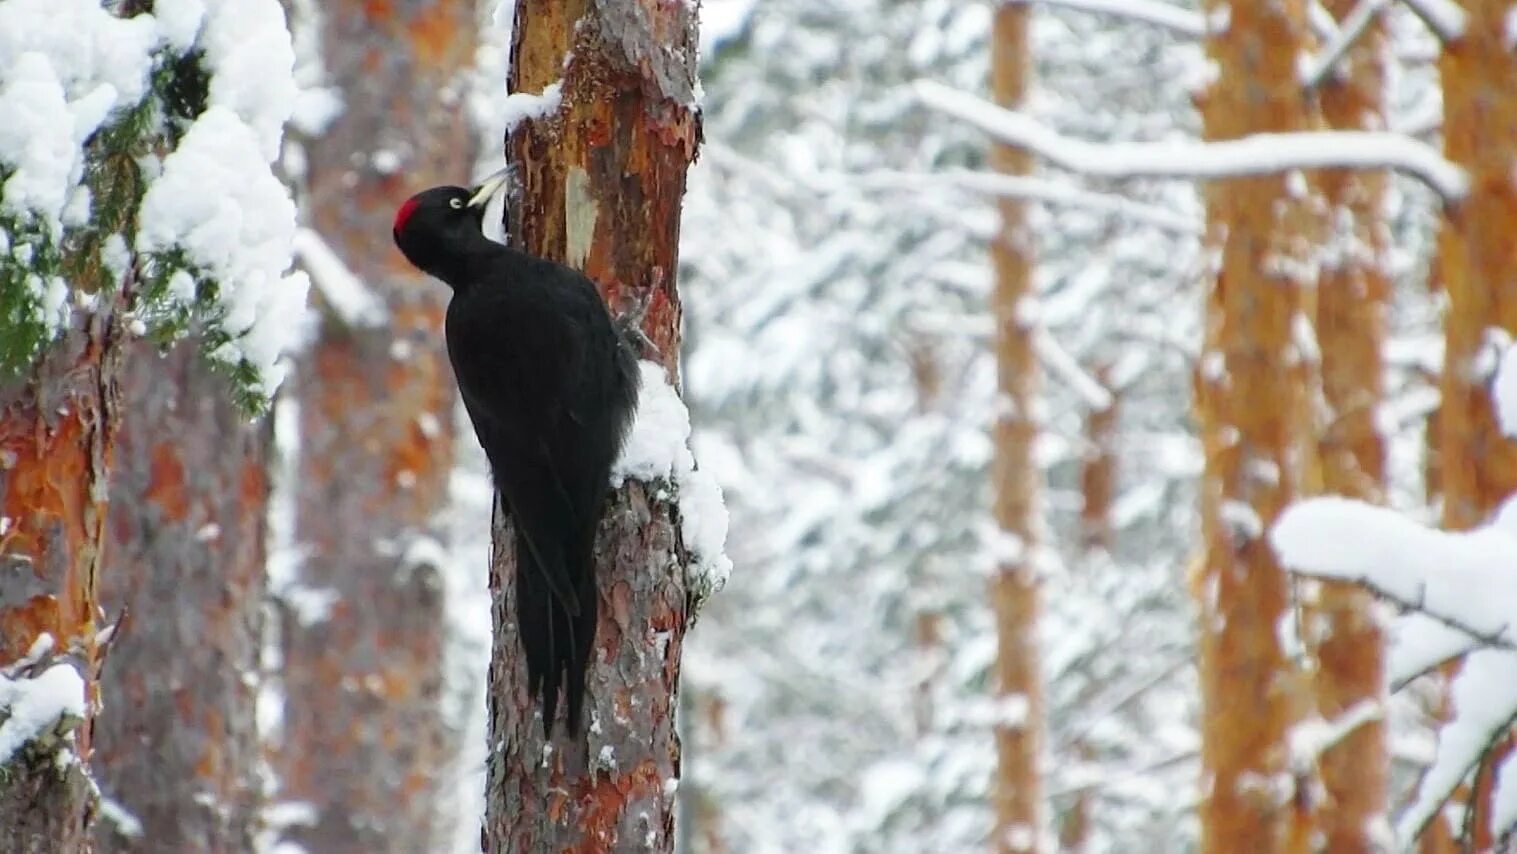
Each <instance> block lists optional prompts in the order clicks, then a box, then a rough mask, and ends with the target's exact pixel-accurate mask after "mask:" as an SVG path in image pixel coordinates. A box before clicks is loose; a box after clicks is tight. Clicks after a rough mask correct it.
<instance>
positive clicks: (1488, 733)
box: [1396, 649, 1517, 843]
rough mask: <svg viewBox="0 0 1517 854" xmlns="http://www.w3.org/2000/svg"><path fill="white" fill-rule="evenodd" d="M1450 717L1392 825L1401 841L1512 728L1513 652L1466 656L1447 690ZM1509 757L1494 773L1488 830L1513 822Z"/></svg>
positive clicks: (1515, 711) (1516, 688)
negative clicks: (1410, 797) (1407, 802)
mask: <svg viewBox="0 0 1517 854" xmlns="http://www.w3.org/2000/svg"><path fill="white" fill-rule="evenodd" d="M1449 700H1450V706H1451V707H1452V708H1453V714H1454V716H1453V717H1452V718H1451V719H1450V720H1449V722H1448V723H1447V724H1444V726H1443V728H1442V729H1440V730H1439V731H1438V753H1437V755H1435V756H1434V757H1433V764H1432V765H1430V766H1428V769H1427V771H1426V773H1424V774H1423V775H1422V780H1421V782H1419V783H1418V784H1417V796H1416V798H1415V799H1414V800H1413V801H1412V804H1411V806H1409V807H1407V808H1406V811H1405V812H1403V813H1402V814H1401V818H1400V820H1398V821H1397V822H1396V836H1397V837H1398V838H1400V839H1401V840H1402V841H1403V842H1407V843H1410V842H1411V841H1412V840H1414V839H1416V837H1417V835H1418V834H1419V833H1421V832H1422V829H1423V828H1424V827H1426V826H1427V823H1428V822H1429V821H1431V820H1432V818H1433V816H1435V815H1437V814H1438V811H1439V810H1440V809H1442V808H1443V805H1444V803H1446V802H1447V801H1448V799H1449V796H1451V795H1452V794H1453V793H1454V790H1455V789H1456V788H1458V786H1459V784H1460V783H1462V782H1464V780H1465V778H1466V777H1468V776H1469V774H1470V772H1471V771H1473V770H1474V769H1475V767H1476V766H1477V765H1478V764H1480V762H1481V761H1482V760H1483V759H1484V757H1486V756H1487V755H1489V754H1490V752H1491V750H1492V749H1494V748H1495V747H1496V745H1497V743H1498V742H1500V741H1501V740H1502V739H1503V738H1506V736H1507V733H1509V732H1510V731H1511V729H1512V726H1513V724H1517V653H1512V652H1508V651H1505V650H1496V649H1482V650H1477V651H1475V652H1472V653H1470V654H1469V655H1468V656H1466V657H1465V659H1464V666H1463V667H1462V668H1460V671H1459V675H1458V676H1456V677H1454V683H1453V685H1451V686H1450V687H1449ZM1514 758H1517V757H1514V756H1513V755H1507V756H1506V757H1504V758H1503V759H1502V760H1501V762H1500V763H1499V767H1498V768H1497V770H1496V791H1495V793H1494V795H1493V797H1492V803H1493V804H1494V805H1495V808H1494V811H1493V812H1494V814H1493V815H1492V816H1491V826H1492V827H1496V828H1508V827H1511V826H1512V822H1513V821H1514V820H1517V809H1514V807H1517V803H1514V800H1517V798H1514V797H1513V795H1514V794H1517V792H1514V785H1517V781H1514V780H1513V779H1512V771H1513V770H1514V768H1517V762H1514V761H1513V759H1514Z"/></svg>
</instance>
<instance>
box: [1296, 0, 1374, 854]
mask: <svg viewBox="0 0 1517 854" xmlns="http://www.w3.org/2000/svg"><path fill="white" fill-rule="evenodd" d="M1357 5H1358V3H1357V0H1327V3H1326V6H1327V9H1328V11H1329V12H1331V13H1332V14H1333V15H1334V17H1336V18H1338V19H1339V20H1342V19H1343V18H1345V17H1346V16H1347V15H1348V14H1349V13H1351V12H1352V11H1353V10H1354V8H1355V7H1356V6H1357ZM1386 39H1387V36H1386V30H1385V22H1384V18H1383V17H1382V16H1377V18H1376V20H1375V22H1374V23H1372V24H1371V25H1370V26H1369V28H1368V29H1367V30H1366V31H1365V32H1364V34H1363V35H1361V36H1360V37H1359V40H1358V41H1357V42H1356V43H1355V45H1354V47H1352V48H1351V49H1350V50H1349V52H1348V53H1347V55H1346V56H1345V57H1344V58H1343V60H1342V66H1341V67H1340V70H1339V72H1338V73H1337V74H1335V75H1332V76H1330V77H1328V78H1327V79H1326V80H1324V81H1323V84H1322V86H1321V87H1320V89H1319V90H1318V95H1319V98H1320V101H1321V106H1322V115H1323V118H1324V119H1325V120H1326V121H1327V124H1328V125H1329V126H1330V127H1331V128H1333V129H1335V130H1376V129H1378V127H1383V125H1384V119H1385V75H1386V57H1387V56H1388V52H1387V51H1388V45H1387V44H1386ZM1388 179H1389V176H1388V175H1387V174H1386V173H1385V172H1371V171H1363V170H1355V171H1349V170H1341V171H1340V170H1334V171H1326V172H1323V173H1322V174H1321V175H1320V176H1319V185H1320V187H1321V188H1322V191H1323V195H1324V196H1325V198H1326V201H1327V204H1328V216H1329V218H1330V220H1331V226H1330V227H1331V229H1332V231H1331V236H1330V238H1329V245H1331V246H1341V247H1345V249H1344V250H1343V251H1342V252H1340V253H1337V254H1335V255H1332V256H1329V257H1328V258H1327V259H1326V263H1325V265H1324V268H1323V271H1322V278H1321V282H1320V284H1319V288H1318V295H1317V318H1316V322H1317V334H1318V337H1319V338H1320V340H1321V348H1322V391H1323V400H1324V401H1325V403H1326V412H1327V423H1326V430H1325V432H1324V433H1323V434H1322V439H1321V441H1320V442H1319V443H1318V451H1319V456H1320V459H1321V463H1322V476H1323V483H1322V486H1323V489H1324V490H1325V491H1326V492H1328V493H1330V494H1336V495H1348V496H1352V497H1355V498H1362V499H1365V500H1368V501H1383V500H1384V499H1385V441H1384V439H1383V437H1382V436H1381V435H1380V430H1379V428H1378V427H1377V425H1376V423H1375V420H1376V413H1377V411H1378V409H1379V407H1380V405H1381V403H1382V402H1383V400H1384V396H1385V391H1384V380H1383V378H1382V375H1383V371H1384V366H1383V364H1382V361H1381V350H1382V348H1383V346H1384V343H1385V318H1386V314H1387V312H1388V311H1389V309H1390V307H1389V305H1388V299H1389V296H1390V279H1389V275H1388V274H1387V272H1386V264H1387V261H1388V259H1387V254H1386V253H1387V246H1386V242H1387V226H1386V222H1385V190H1386V185H1387V181H1388ZM1308 601H1309V603H1310V605H1311V607H1310V608H1309V610H1308V617H1307V619H1306V624H1305V626H1303V633H1304V634H1305V635H1306V638H1307V642H1308V644H1309V645H1310V646H1311V647H1312V650H1313V652H1314V654H1315V657H1316V672H1315V674H1314V684H1313V692H1314V694H1315V697H1316V707H1317V713H1318V714H1319V715H1321V716H1322V718H1323V719H1324V720H1333V719H1334V718H1337V717H1339V716H1340V715H1342V714H1343V713H1344V712H1346V711H1348V710H1349V709H1350V708H1352V707H1353V706H1354V705H1356V704H1358V703H1362V702H1372V703H1382V704H1383V703H1384V702H1385V701H1386V699H1387V698H1386V696H1385V687H1384V674H1385V653H1384V650H1385V638H1384V636H1383V633H1382V631H1381V628H1380V625H1379V623H1378V622H1377V621H1376V618H1375V615H1374V612H1373V607H1374V602H1373V599H1372V598H1371V597H1370V596H1369V594H1368V593H1366V592H1365V591H1363V590H1362V589H1360V588H1358V587H1357V586H1356V585H1353V584H1347V583H1335V582H1323V583H1322V584H1321V589H1320V594H1319V595H1318V596H1317V597H1316V599H1315V601H1314V602H1310V599H1309V600H1308ZM1385 738H1386V727H1385V722H1384V720H1383V717H1382V718H1381V719H1377V720H1373V721H1369V722H1367V723H1364V724H1362V725H1360V726H1358V727H1356V728H1355V729H1354V731H1353V732H1351V733H1349V734H1348V735H1347V736H1346V737H1344V738H1343V739H1342V740H1341V741H1339V742H1338V743H1337V744H1335V745H1333V746H1332V747H1330V748H1329V749H1328V750H1327V751H1326V752H1324V753H1323V755H1322V757H1321V761H1320V768H1321V772H1322V784H1323V789H1324V792H1325V794H1326V804H1325V805H1324V807H1323V809H1322V810H1321V814H1320V821H1319V824H1320V830H1321V833H1322V838H1323V840H1324V844H1325V846H1326V848H1325V850H1327V851H1333V852H1338V851H1342V852H1344V854H1356V852H1358V854H1372V853H1373V852H1375V851H1377V850H1378V847H1377V839H1380V838H1383V837H1384V834H1385V833H1386V832H1387V831H1388V829H1389V828H1388V827H1387V825H1386V823H1385V822H1386V820H1385V813H1386V785H1387V778H1388V775H1389V772H1390V768H1389V764H1390V763H1389V756H1388V754H1387V750H1386V741H1385ZM1377 825H1378V826H1377Z"/></svg>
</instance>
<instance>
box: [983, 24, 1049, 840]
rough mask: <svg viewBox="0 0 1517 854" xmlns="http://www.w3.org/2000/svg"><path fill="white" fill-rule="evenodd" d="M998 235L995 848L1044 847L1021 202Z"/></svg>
mask: <svg viewBox="0 0 1517 854" xmlns="http://www.w3.org/2000/svg"><path fill="white" fill-rule="evenodd" d="M1027 21H1028V11H1027V7H1026V6H1020V5H1017V6H1013V5H1010V4H1006V5H1002V6H1000V7H999V8H997V9H996V12H995V23H994V25H993V27H992V30H991V51H990V88H991V94H992V96H993V97H994V99H995V102H996V103H997V104H999V105H1000V106H1002V107H1007V108H1016V107H1018V106H1020V105H1021V102H1022V100H1023V99H1024V98H1025V97H1026V95H1027V87H1028V80H1029V77H1030V75H1031V69H1032V63H1031V62H1030V61H1029V58H1028V38H1027ZM990 159H991V164H992V166H994V168H995V169H996V170H997V171H1000V172H1004V173H1006V174H1012V175H1025V174H1027V173H1028V172H1029V171H1031V165H1032V162H1031V157H1030V156H1029V155H1028V154H1027V153H1026V152H1024V151H1021V150H1019V149H1015V148H1011V147H1010V146H1005V145H992V146H991V151H990ZM996 206H997V208H998V209H999V211H1000V215H1001V226H1000V231H999V232H998V233H997V234H996V236H995V238H994V239H993V240H992V242H991V248H990V258H991V264H992V266H993V267H994V269H995V292H994V294H993V295H992V297H991V313H992V315H993V316H994V318H995V328H996V339H995V340H996V344H995V347H996V374H997V377H998V380H997V382H998V385H999V388H1000V392H1001V395H1002V397H1003V398H1004V399H1005V400H1006V402H1007V411H1005V412H1002V413H1000V414H999V416H998V418H997V420H996V424H995V432H994V442H995V459H994V461H993V462H992V464H991V480H992V482H993V483H994V488H995V520H996V524H997V525H998V526H999V528H1000V530H1001V535H1002V536H1003V537H1005V538H1006V539H1007V540H1008V545H1007V554H1004V555H1001V556H1000V558H999V560H1000V566H999V567H998V569H997V572H996V578H995V581H994V582H993V583H992V586H991V601H992V603H993V604H994V607H995V613H996V638H997V643H996V697H997V702H998V708H999V710H1000V717H999V718H998V720H997V722H996V729H995V738H996V757H997V758H996V779H995V785H994V799H995V811H996V825H995V831H994V834H993V836H992V844H993V846H994V848H995V850H997V851H1004V852H1012V851H1025V852H1035V851H1040V850H1042V834H1043V829H1044V828H1043V824H1044V822H1043V789H1042V775H1041V773H1040V769H1039V763H1040V762H1041V759H1042V750H1043V679H1042V674H1041V672H1039V670H1038V614H1039V610H1040V605H1039V602H1038V568H1037V565H1036V557H1037V554H1038V549H1039V547H1040V542H1039V540H1040V537H1041V533H1042V532H1041V530H1040V519H1039V516H1038V501H1039V493H1040V491H1041V489H1042V475H1041V473H1040V472H1039V471H1038V468H1037V464H1036V463H1035V462H1034V461H1033V457H1032V452H1033V444H1034V442H1035V440H1036V439H1037V434H1038V423H1037V418H1036V412H1037V403H1038V390H1039V387H1040V385H1041V383H1042V380H1041V377H1040V375H1039V371H1038V362H1037V358H1036V357H1035V356H1034V354H1033V349H1032V336H1033V334H1034V332H1035V331H1036V329H1037V326H1036V324H1037V311H1036V305H1037V296H1036V294H1035V293H1034V292H1033V283H1032V233H1031V231H1030V230H1029V229H1028V228H1027V223H1026V213H1025V210H1024V208H1023V206H1022V204H1021V203H1020V202H1018V201H1016V200H1013V199H1009V198H1004V199H1001V200H1000V201H998V202H997V204H996Z"/></svg>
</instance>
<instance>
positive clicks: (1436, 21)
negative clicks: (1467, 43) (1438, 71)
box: [1403, 0, 1465, 44]
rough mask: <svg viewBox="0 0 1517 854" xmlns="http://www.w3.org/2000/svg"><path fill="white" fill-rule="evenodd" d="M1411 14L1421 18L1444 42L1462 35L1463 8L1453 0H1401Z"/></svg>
mask: <svg viewBox="0 0 1517 854" xmlns="http://www.w3.org/2000/svg"><path fill="white" fill-rule="evenodd" d="M1403 2H1404V3H1406V7H1407V8H1408V9H1411V10H1412V14H1414V15H1416V16H1417V17H1419V18H1421V19H1422V23H1424V24H1427V28H1428V29H1430V30H1432V31H1433V34H1434V35H1436V36H1437V37H1438V39H1439V40H1440V41H1442V42H1444V43H1445V44H1447V43H1448V42H1451V41H1455V40H1457V39H1458V38H1459V37H1460V36H1462V35H1464V25H1465V14H1464V9H1462V8H1460V6H1459V4H1458V3H1455V2H1453V0H1403Z"/></svg>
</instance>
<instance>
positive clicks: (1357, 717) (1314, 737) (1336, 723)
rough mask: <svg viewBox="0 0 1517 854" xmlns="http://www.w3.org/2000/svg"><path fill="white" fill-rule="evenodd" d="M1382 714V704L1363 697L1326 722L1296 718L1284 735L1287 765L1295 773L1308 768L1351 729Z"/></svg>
mask: <svg viewBox="0 0 1517 854" xmlns="http://www.w3.org/2000/svg"><path fill="white" fill-rule="evenodd" d="M1384 717H1385V707H1384V706H1383V705H1382V704H1381V703H1380V702H1379V701H1377V700H1372V699H1365V700H1360V701H1359V702H1357V703H1355V704H1354V705H1352V706H1350V707H1349V708H1347V709H1345V710H1344V711H1343V713H1342V714H1341V715H1339V716H1338V717H1336V718H1334V719H1332V720H1330V721H1325V720H1322V719H1321V718H1318V717H1312V718H1308V719H1307V720H1304V721H1300V722H1299V723H1297V724H1296V725H1294V726H1292V727H1291V729H1290V732H1289V733H1287V734H1286V742H1287V744H1288V745H1289V747H1290V766H1291V768H1292V769H1295V770H1297V771H1298V772H1300V771H1310V770H1311V769H1312V768H1313V767H1315V766H1316V764H1317V760H1318V759H1319V758H1320V757H1321V756H1322V754H1323V753H1325V752H1327V751H1328V750H1329V749H1331V748H1332V747H1333V746H1334V745H1336V744H1338V743H1339V742H1341V741H1343V739H1345V738H1347V737H1349V736H1350V735H1352V734H1353V732H1354V730H1356V729H1358V728H1359V727H1361V726H1363V725H1364V724H1367V723H1370V722H1371V721H1378V720H1381V719H1382V718H1384Z"/></svg>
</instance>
